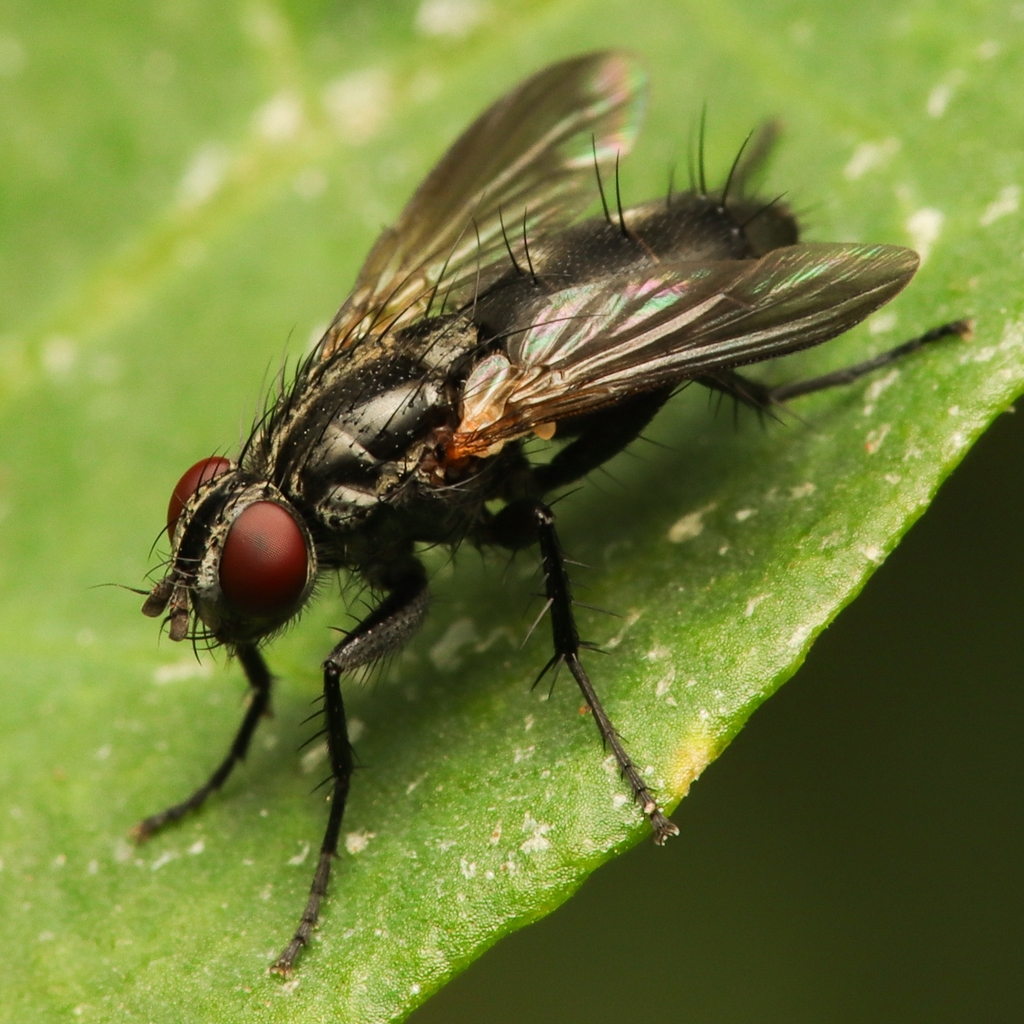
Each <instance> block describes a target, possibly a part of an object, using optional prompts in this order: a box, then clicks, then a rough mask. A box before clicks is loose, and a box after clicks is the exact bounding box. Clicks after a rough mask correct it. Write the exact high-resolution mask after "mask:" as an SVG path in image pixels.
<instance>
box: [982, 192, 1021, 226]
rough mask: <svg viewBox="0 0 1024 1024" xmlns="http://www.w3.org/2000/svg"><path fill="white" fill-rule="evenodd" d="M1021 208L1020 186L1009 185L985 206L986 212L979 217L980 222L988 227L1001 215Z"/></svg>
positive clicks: (1006, 214) (1004, 215) (1005, 215)
mask: <svg viewBox="0 0 1024 1024" xmlns="http://www.w3.org/2000/svg"><path fill="white" fill-rule="evenodd" d="M1018 209H1020V188H1019V186H1017V185H1007V186H1006V188H1004V189H1002V190H1001V191H1000V193H999V195H998V196H996V198H995V199H993V200H992V202H991V203H989V204H988V206H986V207H985V212H984V213H983V214H982V215H981V216H980V217H979V218H978V223H979V224H980V225H981V226H982V227H983V228H987V227H988V226H989V224H994V223H995V222H996V221H997V220H999V218H1000V217H1008V216H1009V215H1010V214H1011V213H1016V212H1017V210H1018Z"/></svg>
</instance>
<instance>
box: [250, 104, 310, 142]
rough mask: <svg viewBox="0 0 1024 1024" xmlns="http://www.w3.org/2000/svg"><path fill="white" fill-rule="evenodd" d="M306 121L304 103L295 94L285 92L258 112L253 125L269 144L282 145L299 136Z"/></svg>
mask: <svg viewBox="0 0 1024 1024" xmlns="http://www.w3.org/2000/svg"><path fill="white" fill-rule="evenodd" d="M304 120H305V113H304V112H303V109H302V101H301V100H300V99H299V97H298V96H297V95H296V94H295V93H293V92H288V91H285V92H279V93H278V94H277V95H276V96H273V97H271V99H269V100H268V101H267V102H266V103H265V104H264V105H263V106H262V107H260V109H259V110H257V111H256V115H255V117H254V118H253V124H254V126H255V128H256V131H257V132H258V133H259V134H260V135H261V136H262V137H263V138H264V139H266V140H267V142H274V143H282V142H288V141H290V140H291V139H294V138H295V136H296V135H298V134H299V131H300V130H301V128H302V123H303V121H304Z"/></svg>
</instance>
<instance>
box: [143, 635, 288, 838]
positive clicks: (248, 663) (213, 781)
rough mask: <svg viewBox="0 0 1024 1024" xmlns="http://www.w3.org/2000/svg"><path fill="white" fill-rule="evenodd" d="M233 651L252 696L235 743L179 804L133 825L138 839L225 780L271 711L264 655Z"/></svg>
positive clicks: (194, 804) (245, 649) (185, 811)
mask: <svg viewBox="0 0 1024 1024" xmlns="http://www.w3.org/2000/svg"><path fill="white" fill-rule="evenodd" d="M235 653H236V654H237V655H238V660H239V661H240V662H241V663H242V668H243V669H244V670H245V676H246V678H247V679H248V680H249V686H250V687H251V688H252V698H251V700H250V701H249V707H248V708H247V709H246V712H245V717H244V718H243V719H242V724H241V726H240V727H239V729H238V733H237V735H236V736H235V741H234V743H232V744H231V749H230V750H229V751H228V754H227V757H225V758H224V760H223V761H221V763H220V765H219V766H218V768H217V770H216V771H215V772H214V773H213V774H212V775H211V776H210V778H209V779H207V781H206V782H205V783H204V784H203V785H202V786H200V787H199V788H198V789H197V790H196V791H195V792H194V793H193V794H192V795H191V796H190V797H189V798H188V799H187V800H183V801H182V802H181V803H180V804H175V805H174V806H173V807H168V808H167V809H166V810H164V811H161V812H160V813H159V814H153V815H151V816H150V817H148V818H146V819H145V820H144V821H140V822H139V823H138V825H136V826H135V828H133V829H132V836H133V837H134V838H135V840H136V841H137V842H143V841H144V840H146V839H148V838H149V837H150V836H151V835H153V834H154V833H156V832H159V831H160V829H162V828H163V827H164V825H167V824H170V822H172V821H177V820H178V819H179V818H183V817H184V816H185V815H186V814H188V812H189V811H194V810H195V809H196V808H197V807H199V806H201V805H202V804H203V802H204V801H205V800H206V798H207V797H208V796H209V795H210V794H211V793H213V792H215V791H216V790H218V789H220V787H221V786H223V785H224V783H225V782H226V781H227V778H228V776H229V775H230V774H231V772H232V770H233V769H234V767H235V765H236V764H238V762H239V761H242V760H244V759H245V755H246V753H247V752H248V750H249V743H250V742H251V741H252V735H253V733H254V732H255V731H256V726H257V725H259V722H260V719H261V718H262V717H263V716H264V715H268V714H269V713H270V687H271V684H272V683H273V678H274V677H273V676H272V675H271V674H270V670H269V669H268V668H267V663H266V662H265V661H264V660H263V655H261V654H260V652H259V651H258V650H257V649H256V648H255V647H253V646H241V647H239V648H238V649H237V650H236V651H235Z"/></svg>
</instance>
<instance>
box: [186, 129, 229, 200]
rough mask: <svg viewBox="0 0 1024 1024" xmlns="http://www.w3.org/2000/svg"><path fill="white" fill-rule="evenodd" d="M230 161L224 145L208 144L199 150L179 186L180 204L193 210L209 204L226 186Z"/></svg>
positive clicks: (217, 143)
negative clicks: (224, 185) (223, 186)
mask: <svg viewBox="0 0 1024 1024" xmlns="http://www.w3.org/2000/svg"><path fill="white" fill-rule="evenodd" d="M229 160H230V158H229V155H228V150H227V147H226V146H224V145H223V144H222V143H219V142H208V143H207V144H206V145H205V146H202V147H201V148H200V149H198V150H197V151H196V152H195V154H194V155H193V156H192V159H191V160H190V161H189V163H188V166H187V167H186V168H185V173H184V174H183V175H182V178H181V181H180V182H179V184H178V204H179V205H180V206H182V207H184V208H185V209H186V210H192V209H195V208H196V207H197V206H202V205H203V203H206V202H209V200H211V199H212V198H213V197H214V196H215V195H216V194H217V193H218V192H219V191H220V189H221V186H222V185H223V184H224V181H225V179H226V177H227V172H228V164H229Z"/></svg>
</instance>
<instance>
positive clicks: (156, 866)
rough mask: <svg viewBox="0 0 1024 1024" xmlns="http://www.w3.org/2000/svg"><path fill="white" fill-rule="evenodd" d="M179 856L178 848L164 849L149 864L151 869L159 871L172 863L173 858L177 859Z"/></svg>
mask: <svg viewBox="0 0 1024 1024" xmlns="http://www.w3.org/2000/svg"><path fill="white" fill-rule="evenodd" d="M178 856H179V854H178V851H177V850H164V852H163V853H161V854H160V856H159V857H157V859H156V860H155V861H153V863H152V864H150V865H149V870H150V871H159V870H160V869H161V868H162V867H163V866H164V865H165V864H170V862H171V861H172V860H177V859H178Z"/></svg>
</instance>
